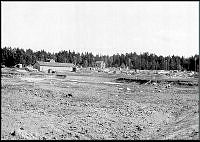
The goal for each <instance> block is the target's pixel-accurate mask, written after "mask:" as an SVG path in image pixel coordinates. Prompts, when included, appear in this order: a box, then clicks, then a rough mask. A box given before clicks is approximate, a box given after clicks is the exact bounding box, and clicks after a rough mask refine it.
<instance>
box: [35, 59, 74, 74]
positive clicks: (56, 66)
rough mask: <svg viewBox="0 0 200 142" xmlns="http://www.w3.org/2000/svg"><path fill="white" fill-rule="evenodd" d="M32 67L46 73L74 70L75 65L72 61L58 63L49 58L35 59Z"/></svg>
mask: <svg viewBox="0 0 200 142" xmlns="http://www.w3.org/2000/svg"><path fill="white" fill-rule="evenodd" d="M34 68H36V69H38V71H42V72H46V73H52V72H66V71H74V70H75V69H74V68H75V65H74V64H72V63H59V62H55V61H54V60H53V59H51V60H50V61H49V62H42V61H37V62H36V63H35V64H34Z"/></svg>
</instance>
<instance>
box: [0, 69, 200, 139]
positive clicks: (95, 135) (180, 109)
mask: <svg viewBox="0 0 200 142" xmlns="http://www.w3.org/2000/svg"><path fill="white" fill-rule="evenodd" d="M198 104H199V90H198V86H176V85H173V86H170V87H168V88H165V84H158V85H157V86H154V85H152V84H148V85H144V84H141V85H139V84H137V83H134V82H130V83H116V82H115V78H108V77H97V76H96V77H95V76H81V75H76V73H74V75H67V76H66V78H59V77H56V76H55V75H54V76H53V75H52V76H49V75H48V76H47V75H45V76H35V75H32V76H30V75H25V76H14V77H13V76H2V77H1V139H6V140H19V139H39V140H43V139H46V140H53V139H56V140H60V139H67V140H71V139H81V140H89V139H114V140H117V139H119V140H125V139H131V140H147V139H151V140H157V139H193V140H195V139H199V110H198Z"/></svg>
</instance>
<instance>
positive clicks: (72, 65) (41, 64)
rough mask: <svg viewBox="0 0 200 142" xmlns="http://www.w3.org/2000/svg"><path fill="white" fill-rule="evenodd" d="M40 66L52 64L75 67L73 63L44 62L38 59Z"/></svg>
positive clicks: (54, 65)
mask: <svg viewBox="0 0 200 142" xmlns="http://www.w3.org/2000/svg"><path fill="white" fill-rule="evenodd" d="M37 63H38V64H39V65H40V66H52V67H74V64H72V63H58V62H42V61H37Z"/></svg>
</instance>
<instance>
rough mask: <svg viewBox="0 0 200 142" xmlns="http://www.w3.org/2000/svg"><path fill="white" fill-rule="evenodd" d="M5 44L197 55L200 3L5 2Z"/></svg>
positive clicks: (51, 49) (50, 49) (55, 49)
mask: <svg viewBox="0 0 200 142" xmlns="http://www.w3.org/2000/svg"><path fill="white" fill-rule="evenodd" d="M1 4H2V5H1V6H2V7H1V9H2V10H1V12H2V15H1V22H2V23H1V25H2V30H1V32H2V33H1V34H2V37H1V43H2V44H1V46H3V47H4V46H11V47H19V48H23V49H28V48H30V49H32V50H33V51H38V50H41V49H44V50H45V51H47V52H52V53H53V52H54V53H55V52H58V51H61V50H71V51H73V50H74V51H75V52H92V53H94V54H101V55H112V54H116V53H119V54H121V53H130V52H136V53H137V54H140V53H143V52H149V53H155V54H157V55H163V56H167V55H173V54H174V55H179V56H185V57H188V56H192V55H194V54H199V7H198V5H199V3H198V2H1Z"/></svg>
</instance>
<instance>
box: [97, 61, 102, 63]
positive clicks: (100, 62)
mask: <svg viewBox="0 0 200 142" xmlns="http://www.w3.org/2000/svg"><path fill="white" fill-rule="evenodd" d="M103 62H104V61H96V63H103Z"/></svg>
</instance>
